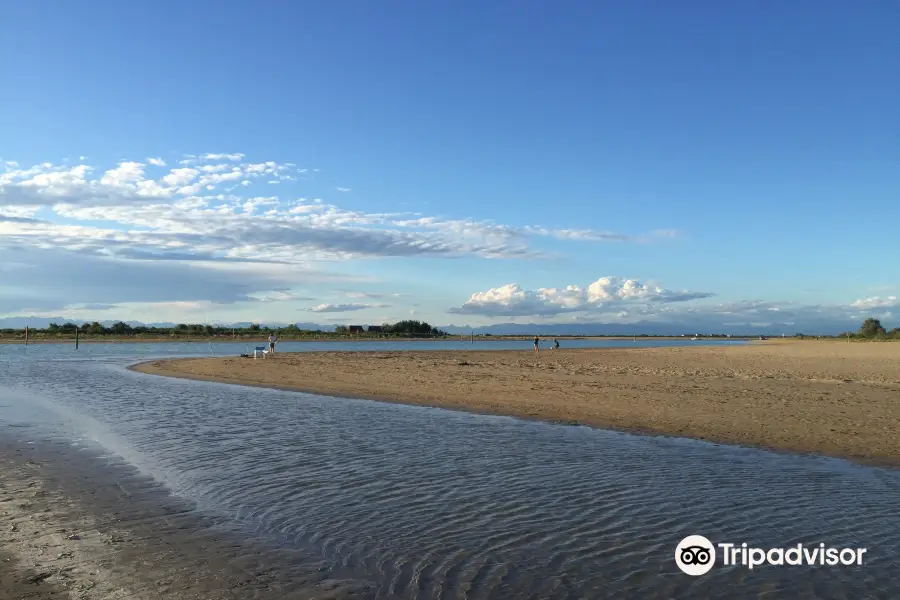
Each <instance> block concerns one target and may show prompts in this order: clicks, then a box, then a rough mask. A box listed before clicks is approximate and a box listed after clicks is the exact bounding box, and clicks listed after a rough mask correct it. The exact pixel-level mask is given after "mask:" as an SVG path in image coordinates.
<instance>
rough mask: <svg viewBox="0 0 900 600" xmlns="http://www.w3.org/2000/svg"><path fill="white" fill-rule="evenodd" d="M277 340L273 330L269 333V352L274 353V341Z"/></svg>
mask: <svg viewBox="0 0 900 600" xmlns="http://www.w3.org/2000/svg"><path fill="white" fill-rule="evenodd" d="M277 341H278V338H277V337H276V336H275V332H274V331H273V332H272V333H271V335H269V352H270V353H272V354H275V342H277Z"/></svg>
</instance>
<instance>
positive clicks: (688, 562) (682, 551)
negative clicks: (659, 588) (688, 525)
mask: <svg viewBox="0 0 900 600" xmlns="http://www.w3.org/2000/svg"><path fill="white" fill-rule="evenodd" d="M675 564H676V565H678V568H679V569H681V570H682V571H683V572H684V573H687V574H688V575H693V576H695V577H696V576H698V575H704V574H706V573H709V570H710V569H712V568H713V565H715V564H716V548H715V546H713V543H712V542H710V541H709V540H708V539H706V538H705V537H703V536H702V535H689V536H687V537H686V538H684V539H683V540H681V541H680V542H679V543H678V546H677V547H676V548H675Z"/></svg>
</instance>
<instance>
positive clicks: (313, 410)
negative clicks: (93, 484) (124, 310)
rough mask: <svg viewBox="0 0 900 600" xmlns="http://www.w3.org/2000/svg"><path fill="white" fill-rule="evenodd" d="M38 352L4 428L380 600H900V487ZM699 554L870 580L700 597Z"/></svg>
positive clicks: (810, 469) (784, 463) (653, 443)
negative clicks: (136, 474)
mask: <svg viewBox="0 0 900 600" xmlns="http://www.w3.org/2000/svg"><path fill="white" fill-rule="evenodd" d="M110 346H111V345H110ZM332 347H334V346H332ZM417 347H418V346H417ZM36 348H37V346H36ZM382 348H383V347H382ZM30 351H31V348H29V352H30ZM42 352H43V355H42V356H41V357H40V358H38V357H35V356H32V355H29V357H27V358H25V357H21V356H20V357H18V358H15V357H8V359H7V360H6V361H5V362H2V363H0V404H2V405H3V406H2V408H0V415H2V416H0V422H3V421H5V422H7V423H10V422H13V421H14V422H16V423H18V424H25V423H33V422H37V421H39V422H42V423H45V424H51V423H56V425H55V427H56V429H57V431H65V432H68V434H69V435H71V436H73V437H78V436H81V437H83V438H85V439H91V440H95V441H97V442H99V443H101V444H103V445H104V446H105V447H107V448H108V449H110V450H111V451H112V452H115V453H117V454H118V455H121V456H123V457H124V458H125V459H126V460H128V461H130V462H131V463H133V464H135V465H137V466H138V467H139V468H140V469H142V470H143V471H144V472H146V473H148V474H151V475H153V476H154V477H155V478H156V479H158V480H160V481H162V482H164V483H165V484H166V485H168V486H169V487H170V488H171V489H172V490H173V491H175V492H176V493H177V494H180V495H182V496H185V497H188V498H191V499H193V500H196V501H197V502H198V504H199V506H200V507H201V508H202V509H204V510H207V511H210V512H217V513H219V514H224V515H227V516H229V517H231V518H233V519H234V520H235V521H236V522H237V523H239V524H241V525H242V526H244V527H245V528H246V530H248V531H250V532H252V533H254V534H256V535H259V536H262V537H266V538H269V539H272V540H277V541H278V542H279V543H281V544H284V545H288V546H292V547H298V548H303V549H307V550H309V551H311V552H314V553H316V554H317V555H319V556H321V557H322V558H324V559H325V560H326V561H327V562H328V563H329V564H331V565H332V566H333V568H335V569H337V570H340V571H341V572H342V573H356V574H358V575H359V577H360V578H361V579H365V580H366V581H375V582H377V587H378V589H379V592H378V594H379V597H384V598H386V597H392V596H395V597H401V598H423V599H424V598H473V599H474V598H512V597H515V598H603V597H618V596H627V597H642V598H669V597H721V598H735V597H760V598H762V597H766V598H768V597H779V598H780V597H790V598H803V597H808V598H843V597H846V598H859V597H880V598H891V597H900V583H898V582H897V581H896V580H895V578H893V577H892V575H893V574H894V573H896V569H897V567H898V560H897V556H898V552H900V516H898V513H897V508H896V507H897V501H898V499H900V471H892V470H879V469H871V468H863V467H857V466H853V465H850V464H848V463H845V462H843V461H838V460H834V459H826V458H811V457H800V456H789V455H779V454H773V453H767V452H761V451H756V450H749V449H741V448H731V447H719V446H714V445H711V444H705V443H701V442H693V441H688V440H675V439H665V438H644V437H636V436H629V435H625V434H619V433H613V432H605V431H596V430H591V429H588V428H582V427H563V426H555V425H548V424H542V423H536V422H526V421H519V420H516V419H511V418H503V417H487V416H480V415H468V414H464V413H457V412H447V411H441V410H437V409H429V408H422V407H409V406H400V405H391V404H379V403H375V402H368V401H354V400H343V399H334V398H324V397H321V396H314V395H309V394H299V393H290V392H278V391H271V390H263V389H257V388H242V387H238V386H227V385H220V384H209V383H202V382H194V381H183V380H173V379H165V378H160V377H153V376H147V375H141V374H137V373H132V372H129V371H126V370H124V368H123V366H124V365H126V364H128V363H129V362H131V361H133V360H134V357H135V354H132V352H133V348H130V347H127V346H116V347H113V348H109V349H106V350H104V352H96V353H94V354H92V355H89V356H88V355H79V356H78V357H77V358H76V357H74V356H72V355H73V354H74V352H71V351H66V352H63V351H62V350H56V351H52V350H49V351H46V350H42ZM185 352H186V351H185V350H184V349H181V350H180V352H179V353H185ZM143 354H144V355H146V354H147V353H143ZM157 354H158V352H157ZM54 356H55V357H57V358H58V359H55V358H54ZM48 426H49V425H48ZM690 534H701V535H705V536H706V537H708V538H710V539H712V540H713V541H721V542H734V543H737V544H738V545H740V544H741V543H742V542H746V543H748V544H749V545H751V546H759V547H777V546H788V545H796V544H797V543H801V542H802V543H804V544H807V545H813V546H818V544H819V543H820V542H823V543H825V544H826V545H828V546H838V547H841V546H849V547H866V548H868V553H867V555H866V556H867V563H866V564H864V565H863V566H861V567H836V568H828V567H818V568H810V567H806V566H800V567H785V568H773V567H767V568H758V569H754V570H753V571H750V570H748V569H746V568H729V567H716V568H715V569H713V571H712V572H711V573H710V574H708V575H705V576H702V577H697V578H692V577H689V576H686V575H683V574H682V573H681V572H680V571H678V570H677V568H676V566H675V563H674V560H673V556H674V549H675V546H676V545H677V543H678V542H679V541H680V540H681V539H682V538H683V537H685V536H687V535H690Z"/></svg>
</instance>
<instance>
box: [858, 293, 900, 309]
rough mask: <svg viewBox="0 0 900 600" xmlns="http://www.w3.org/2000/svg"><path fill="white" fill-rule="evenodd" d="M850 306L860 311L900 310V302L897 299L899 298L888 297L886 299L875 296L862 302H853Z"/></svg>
mask: <svg viewBox="0 0 900 600" xmlns="http://www.w3.org/2000/svg"><path fill="white" fill-rule="evenodd" d="M850 306H852V307H853V308H860V309H871V308H900V300H898V299H897V296H887V297H886V298H881V297H879V296H873V297H872V298H864V299H862V300H857V301H856V302H853V303H852V304H851V305H850Z"/></svg>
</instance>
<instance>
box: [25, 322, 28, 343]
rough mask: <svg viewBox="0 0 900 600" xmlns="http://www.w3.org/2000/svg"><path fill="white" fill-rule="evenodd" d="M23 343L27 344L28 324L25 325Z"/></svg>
mask: <svg viewBox="0 0 900 600" xmlns="http://www.w3.org/2000/svg"><path fill="white" fill-rule="evenodd" d="M25 345H26V346H27V345H28V325H26V326H25Z"/></svg>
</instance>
